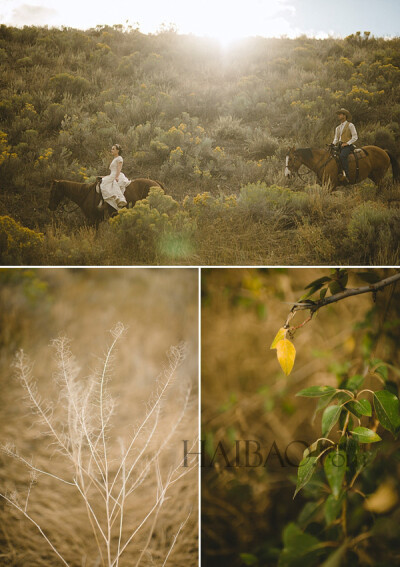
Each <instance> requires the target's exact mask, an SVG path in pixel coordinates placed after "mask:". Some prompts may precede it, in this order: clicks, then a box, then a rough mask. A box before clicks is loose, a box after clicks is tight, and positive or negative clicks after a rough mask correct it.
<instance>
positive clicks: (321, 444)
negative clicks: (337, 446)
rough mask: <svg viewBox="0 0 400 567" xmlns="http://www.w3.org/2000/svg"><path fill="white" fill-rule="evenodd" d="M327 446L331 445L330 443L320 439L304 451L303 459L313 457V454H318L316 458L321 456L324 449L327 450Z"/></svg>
mask: <svg viewBox="0 0 400 567" xmlns="http://www.w3.org/2000/svg"><path fill="white" fill-rule="evenodd" d="M327 445H330V443H329V442H328V441H326V439H318V440H317V441H314V443H312V444H311V445H310V446H309V447H306V448H305V449H304V451H303V459H305V458H306V457H308V456H309V455H312V453H318V455H315V456H319V454H320V453H321V452H322V451H323V449H324V448H326V446H327Z"/></svg>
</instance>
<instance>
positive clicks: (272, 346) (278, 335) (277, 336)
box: [269, 327, 287, 348]
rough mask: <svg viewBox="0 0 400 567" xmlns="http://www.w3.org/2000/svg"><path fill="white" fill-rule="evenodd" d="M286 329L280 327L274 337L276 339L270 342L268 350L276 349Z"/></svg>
mask: <svg viewBox="0 0 400 567" xmlns="http://www.w3.org/2000/svg"><path fill="white" fill-rule="evenodd" d="M286 331H287V329H284V328H283V327H281V328H280V329H279V331H278V333H277V335H276V337H275V338H274V340H273V341H272V345H271V346H270V347H269V348H276V345H277V344H278V343H279V341H281V340H282V339H284V338H285V333H286Z"/></svg>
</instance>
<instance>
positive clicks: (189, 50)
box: [0, 26, 400, 264]
mask: <svg viewBox="0 0 400 567" xmlns="http://www.w3.org/2000/svg"><path fill="white" fill-rule="evenodd" d="M399 46H400V39H399V38H396V39H392V40H384V39H381V38H374V37H371V36H370V34H369V33H368V32H365V33H364V34H361V33H359V32H357V33H355V34H353V35H351V36H349V37H347V38H345V39H343V40H339V39H333V38H331V39H326V40H316V39H310V38H307V37H305V36H304V37H299V38H298V39H295V40H290V39H285V38H282V39H265V38H252V39H248V40H244V41H241V42H238V43H236V44H235V45H233V46H232V47H231V48H229V49H223V48H222V47H221V46H220V45H219V43H218V42H212V41H211V40H209V39H202V38H196V37H193V36H183V35H179V34H177V33H175V32H174V31H172V30H164V31H162V32H160V33H157V34H155V35H151V34H150V35H144V34H142V33H141V32H140V31H139V30H137V29H133V28H123V27H122V26H114V27H112V28H110V27H98V28H96V29H91V30H88V31H80V30H75V29H69V28H64V29H61V30H59V29H47V28H35V27H25V28H23V29H17V28H10V27H6V26H1V27H0V69H1V80H0V81H1V82H0V88H1V101H0V120H1V126H0V129H1V132H0V136H1V138H0V144H1V158H0V175H1V189H2V191H1V196H0V215H3V216H9V217H11V218H12V219H13V220H15V221H17V222H18V223H20V225H21V226H19V225H18V227H17V228H16V229H15V230H16V231H17V232H18V231H20V232H21V230H24V229H22V227H27V228H30V229H34V230H36V231H40V232H42V233H43V234H45V237H44V238H45V239H47V240H48V235H49V233H50V232H49V227H50V225H51V226H52V230H53V233H52V234H53V237H54V230H56V238H57V239H58V238H59V236H60V234H59V233H60V231H61V232H62V233H63V235H64V236H65V237H66V238H73V237H74V235H76V231H77V229H79V227H81V226H82V224H83V216H82V215H81V213H80V211H76V207H75V205H73V206H72V205H71V204H70V205H68V206H67V207H66V210H65V211H64V212H62V211H61V210H60V211H57V213H56V214H55V216H54V217H51V215H50V212H49V210H48V209H47V204H48V197H49V187H50V183H51V180H52V179H57V178H58V179H71V180H75V181H81V182H90V181H93V180H94V178H95V176H96V175H105V174H107V171H108V166H109V163H110V161H111V159H110V153H109V151H110V147H111V145H112V144H113V143H115V142H118V143H120V144H121V145H122V147H123V148H124V171H125V173H126V174H127V175H128V177H131V178H134V177H141V176H146V177H147V176H148V177H151V178H153V179H158V180H160V181H162V182H163V183H164V185H165V186H166V187H167V191H168V194H169V195H171V196H172V197H173V199H174V200H175V201H176V202H177V203H178V205H179V207H180V208H181V209H182V210H181V211H180V212H181V213H182V214H186V215H187V216H188V219H189V221H190V223H189V224H191V225H193V226H191V229H190V232H191V235H190V238H189V240H190V242H191V245H190V246H186V247H185V246H184V247H183V248H184V249H185V250H186V252H185V253H181V255H180V256H179V255H178V256H179V257H178V256H173V255H172V256H168V257H166V256H165V255H164V256H163V255H162V254H161V255H160V252H159V250H158V252H156V253H155V254H153V256H151V257H150V256H149V257H148V258H146V259H145V261H146V263H198V261H199V262H200V263H205V264H212V263H216V264H219V263H248V262H249V263H250V262H251V263H254V262H257V263H267V262H269V263H275V261H276V262H277V263H304V262H306V263H308V261H307V258H306V257H305V256H304V252H303V251H302V248H304V247H305V248H308V243H307V238H308V239H311V240H312V241H313V240H314V239H315V234H313V235H311V236H310V234H308V233H307V234H306V235H301V234H299V232H298V230H299V228H300V229H301V230H303V232H304V231H305V230H306V227H307V226H308V225H312V226H313V229H314V232H315V231H317V232H318V233H320V237H319V238H328V239H329V240H332V234H333V233H335V232H336V231H337V232H338V234H339V233H340V234H341V236H343V234H345V236H348V237H349V238H350V240H351V238H353V237H354V235H353V236H352V234H353V233H352V232H351V230H350V225H351V224H352V223H353V224H354V223H356V224H357V219H358V218H359V217H360V216H364V217H365V216H366V217H368V219H370V220H369V221H368V222H372V224H373V225H374V226H375V224H376V225H378V226H379V225H381V223H382V222H385V223H386V224H388V225H390V226H392V225H393V227H395V226H396V225H397V224H398V211H397V208H396V206H395V207H393V203H394V204H395V205H396V203H397V198H398V192H397V191H394V192H393V190H392V189H391V187H389V188H388V190H387V191H386V192H385V191H383V192H382V191H381V192H379V193H378V192H377V191H376V189H375V188H374V186H373V185H372V183H371V182H364V184H362V185H358V186H356V187H354V188H348V189H345V190H343V191H342V192H339V193H338V194H336V195H330V194H328V193H327V192H326V191H325V192H324V191H323V190H321V189H319V188H315V187H314V186H313V184H314V181H315V180H314V178H313V176H310V177H308V183H306V185H308V186H309V187H308V189H307V187H305V186H304V183H300V182H299V181H297V182H295V183H292V184H291V185H290V186H288V183H287V182H286V181H285V179H284V176H283V170H284V158H285V155H286V152H287V149H288V147H289V146H293V145H294V146H297V147H299V146H301V147H307V146H313V147H323V146H324V145H325V144H326V143H329V142H331V141H332V138H333V130H334V126H335V125H336V123H337V118H336V115H335V111H336V109H337V108H338V107H343V106H344V107H346V108H348V109H349V110H350V111H351V112H352V114H353V121H354V122H355V124H356V126H357V129H358V133H359V140H360V145H366V144H376V145H379V146H381V147H383V148H386V149H389V150H391V151H392V153H393V154H394V155H396V156H397V157H398V156H399V149H398V148H399V144H398V142H399V136H400V127H399V121H400V90H399V82H400V55H399V53H400V50H399ZM390 174H391V172H390ZM388 179H389V177H388ZM257 183H261V184H264V185H257V186H256V189H251V187H252V186H251V185H250V184H257ZM271 186H272V187H274V186H277V187H278V188H279V191H278V193H279V197H276V195H275V193H276V191H275V193H274V191H272V193H273V194H272V195H271ZM249 187H250V189H248V188H249ZM246 188H247V189H246ZM288 188H289V189H290V191H287V189H288ZM293 190H294V191H293ZM249 191H250V193H251V198H249V197H248V193H249ZM321 191H322V192H321ZM204 194H205V196H204ZM316 194H317V196H318V197H317V200H318V199H319V200H320V201H324V202H323V209H324V211H326V209H331V213H332V214H330V216H329V215H328V217H326V216H323V218H322V217H321V218H316V217H315V211H314V212H312V211H311V212H310V211H308V209H307V207H305V208H306V209H307V210H305V211H302V213H301V214H300V215H299V214H298V211H297V213H296V214H294V213H293V210H298V203H297V202H290V201H291V196H292V195H293V198H295V199H297V198H299V195H301V199H302V200H303V201H304V200H306V201H307V199H308V200H309V201H310V203H309V205H310V207H311V205H312V207H311V208H313V207H314V204H315V200H316V197H315V195H316ZM246 195H247V197H246ZM185 196H188V199H186V201H185V202H184V198H185ZM229 196H232V197H231V200H232V199H233V200H234V203H233V204H232V202H231V201H229ZM196 198H197V201H196ZM246 198H247V202H246V203H247V204H246V203H245V204H243V203H244V201H246ZM202 199H203V201H204V200H205V201H206V202H207V200H208V203H210V202H211V201H213V203H214V202H215V201H217V204H216V208H218V216H219V217H220V221H221V222H222V224H223V225H224V226H223V228H222V225H220V226H221V228H222V230H221V232H222V233H223V234H226V231H227V230H228V229H229V227H232V234H234V235H235V236H236V237H235V246H234V247H233V248H232V247H231V248H229V242H230V241H231V239H230V240H228V241H227V242H222V241H221V242H218V245H217V246H216V247H215V249H214V250H213V251H212V253H211V254H209V252H210V242H208V241H207V238H206V236H207V234H209V233H210V231H215V226H214V225H213V219H212V218H211V217H212V214H211V213H210V214H207V215H206V216H207V222H206V226H205V224H204V222H205V221H204V218H203V219H201V218H200V219H199V218H198V211H195V213H196V214H195V213H194V212H193V210H192V209H193V206H192V209H190V207H189V205H196V203H198V201H199V200H200V201H201V200H202ZM227 199H228V201H227ZM277 199H278V202H277ZM327 199H328V201H329V202H326V201H327ZM249 201H250V204H249ZM253 201H255V202H256V205H255V206H254V203H253V205H252V202H253ZM260 202H261V203H263V205H264V206H265V208H266V209H267V211H269V213H268V214H267V213H265V214H261V215H260V214H258V215H256V216H254V214H253V213H254V210H253V209H254V208H255V209H256V212H257V213H259V212H260V207H259V203H260ZM185 203H186V209H185V207H184V204H185ZM368 203H369V205H368ZM237 206H239V208H240V207H241V208H240V211H237ZM310 207H309V208H310ZM360 207H361V209H360ZM365 207H367V208H368V210H367V211H365V210H364V209H365ZM233 208H235V210H236V212H239V213H240V214H237V216H238V218H240V219H242V220H243V219H245V217H246V219H245V220H246V222H244V226H240V225H238V224H237V222H238V221H237V220H235V221H232V219H231V218H230V219H225V218H224V217H223V212H224V210H225V209H233ZM189 209H190V210H189ZM214 209H215V207H214ZM211 212H212V211H211ZM214 213H215V211H214ZM324 215H325V212H324ZM377 215H378V216H379V219H377V218H376V216H377ZM282 216H283V219H282ZM317 216H318V215H317ZM203 217H204V215H203ZM271 217H272V218H271ZM333 217H336V224H335V223H334V224H333V225H331V226H329V225H330V224H331V223H332V222H333ZM338 218H340V219H341V221H342V224H343V226H342V225H341V226H340V227H337V226H336V225H337V222H338V221H337V219H338ZM368 219H367V220H368ZM371 219H372V220H371ZM132 222H133V221H132ZM116 224H118V223H116ZM150 224H151V223H150ZM186 224H187V223H186ZM363 224H365V223H363ZM233 225H234V226H233ZM7 226H8V225H7ZM271 226H274V232H273V234H275V235H276V231H277V230H278V231H282V232H281V234H280V237H279V238H278V243H279V244H280V245H283V244H282V242H283V241H284V240H285V239H286V237H287V231H288V230H291V231H293V232H292V233H291V235H290V241H291V242H292V243H293V242H295V252H294V253H293V252H290V251H289V249H288V245H287V243H285V244H284V248H282V250H279V251H278V252H277V248H276V245H277V244H276V243H275V245H274V247H273V248H274V250H273V253H272V250H271V249H269V250H267V249H266V248H267V243H268V242H271V237H272V234H271V233H270V232H268V231H270V228H271ZM327 227H328V231H329V237H328V234H327V233H325V232H324V231H326V230H327ZM9 230H10V229H9V228H5V225H4V222H3V225H2V227H0V252H1V254H2V258H1V262H2V263H3V264H4V263H9V262H12V263H21V262H22V263H24V262H28V263H30V262H34V263H39V264H40V263H70V259H69V260H68V259H67V258H64V259H63V254H62V251H61V252H60V250H61V248H62V246H61V247H60V243H59V242H58V244H57V245H56V246H55V248H56V249H57V250H58V252H57V250H56V251H54V250H53V248H54V246H53V244H54V243H53V244H52V245H49V243H48V242H47V248H46V250H43V249H41V252H40V253H39V252H36V255H34V257H32V258H31V257H23V258H22V257H18V255H16V253H15V252H13V250H12V249H11V248H10V245H9V244H5V243H4V239H5V238H6V237H5V236H4V234H5V233H7V231H9ZM71 230H72V231H73V233H72V235H71ZM163 230H164V229H163ZM393 230H395V229H394V228H393ZM393 230H391V232H390V234H386V236H385V239H386V240H385V242H382V243H381V245H380V248H381V249H382V250H386V251H388V257H387V258H381V260H386V261H390V262H391V261H393V262H394V260H395V259H396V258H398V252H397V249H396V248H395V247H394V246H395V243H396V242H397V241H398V235H397V234H395V233H394V232H393ZM57 231H58V232H57ZM343 231H344V232H343ZM373 231H375V228H374V229H373ZM164 232H165V230H164ZM176 232H177V230H176V229H175V234H176ZM178 232H179V231H178ZM353 232H354V231H353ZM356 232H357V231H356ZM254 234H257V235H258V236H259V238H261V242H260V246H259V248H260V251H259V252H257V253H256V255H254V246H253V245H252V243H251V242H250V241H251V240H252V239H253V237H254ZM252 235H253V236H252ZM158 236H159V235H158ZM158 236H157V238H158ZM239 236H240V237H241V238H239V239H238V237H239ZM378 236H379V235H378ZM25 237H26V234H25ZM359 237H360V235H359V234H357V235H356V236H355V237H354V238H356V239H358V238H359ZM26 238H28V239H29V237H26ZM388 239H389V240H388ZM79 240H81V238H79ZM364 240H365V237H364ZM375 240H376V239H375V238H374V241H375ZM378 240H379V237H378ZM49 246H50V248H51V251H49ZM52 246H53V248H52ZM211 246H213V245H212V244H211ZM331 246H333V250H332V251H331V252H329V253H328V254H327V253H325V255H324V256H321V255H319V254H317V257H316V258H315V262H317V263H324V262H332V261H333V262H337V263H341V262H342V263H346V262H352V261H356V262H357V263H364V262H365V263H376V262H377V261H378V256H379V252H376V251H375V252H374V251H371V253H369V252H368V251H367V252H364V253H363V255H361V256H359V257H357V251H355V250H354V249H353V247H354V242H351V243H349V250H348V251H347V252H346V255H345V256H341V254H342V246H341V243H338V245H337V244H336V242H335V239H333V241H332V242H331ZM69 247H70V248H71V246H69ZM72 247H73V246H72ZM255 247H256V248H257V243H256V244H255ZM42 248H43V246H42ZM228 248H229V249H228ZM158 249H159V246H158ZM324 249H326V246H324ZM222 250H223V252H221V251H222ZM205 251H207V252H205ZM56 252H57V253H56ZM116 253H117V251H115V250H114V254H113V253H111V254H110V256H109V257H108V258H104V256H103V260H104V263H110V264H111V263H114V255H115V254H116ZM57 254H58V256H57ZM377 255H378V256H377ZM78 256H79V257H76V258H75V259H74V261H75V263H86V262H87V263H96V262H97V259H96V258H95V257H93V258H90V257H89V258H87V257H85V258H83V257H81V256H82V254H80V255H78ZM277 256H278V257H277ZM140 261H143V260H142V258H139V257H136V256H135V254H133V257H132V255H131V256H130V257H126V258H123V262H124V263H138V262H140ZM312 261H313V260H312Z"/></svg>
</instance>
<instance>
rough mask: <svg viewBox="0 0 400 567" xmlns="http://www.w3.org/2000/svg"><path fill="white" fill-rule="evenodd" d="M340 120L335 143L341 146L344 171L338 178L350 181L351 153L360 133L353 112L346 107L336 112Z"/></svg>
mask: <svg viewBox="0 0 400 567" xmlns="http://www.w3.org/2000/svg"><path fill="white" fill-rule="evenodd" d="M336 114H337V115H338V118H339V120H340V124H339V126H337V128H336V130H335V137H334V139H333V145H334V146H337V147H338V148H339V152H340V153H339V161H340V165H341V166H342V169H343V173H342V174H339V175H338V180H339V181H340V182H344V183H350V180H349V177H350V175H349V162H348V158H349V154H350V153H351V152H353V151H354V145H353V144H354V143H355V142H356V141H357V140H358V135H357V131H356V128H355V126H354V124H353V123H352V122H351V114H350V112H349V111H348V110H346V109H345V108H341V109H340V110H338V111H337V113H336Z"/></svg>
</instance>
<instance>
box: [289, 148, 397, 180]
mask: <svg viewBox="0 0 400 567" xmlns="http://www.w3.org/2000/svg"><path fill="white" fill-rule="evenodd" d="M356 152H357V157H356V156H355V154H354V153H352V154H350V155H349V173H350V183H351V184H355V183H358V182H359V181H362V180H363V179H366V178H367V177H369V179H372V181H373V182H374V183H375V184H376V185H378V187H379V185H380V184H381V182H382V180H383V178H384V176H385V173H386V171H387V170H388V168H389V166H390V164H391V165H392V172H393V181H399V180H400V166H399V164H398V162H397V160H396V158H395V157H394V156H393V155H392V154H391V153H390V152H389V151H388V150H382V149H381V148H378V147H377V146H364V147H363V148H361V150H356ZM356 160H357V163H356ZM301 165H305V166H306V167H308V169H311V171H313V172H314V173H315V174H316V175H317V178H318V182H319V183H326V184H329V186H330V187H331V188H332V189H334V188H335V187H337V186H338V185H340V184H341V181H339V179H338V175H339V174H340V173H341V168H340V169H339V167H338V163H337V160H336V159H335V157H334V156H333V154H332V152H331V151H330V150H316V149H312V148H299V149H295V148H290V149H289V153H288V155H287V156H286V169H285V176H286V177H291V176H292V174H293V173H297V174H298V170H299V167H300V166H301ZM298 175H299V174H298Z"/></svg>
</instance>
